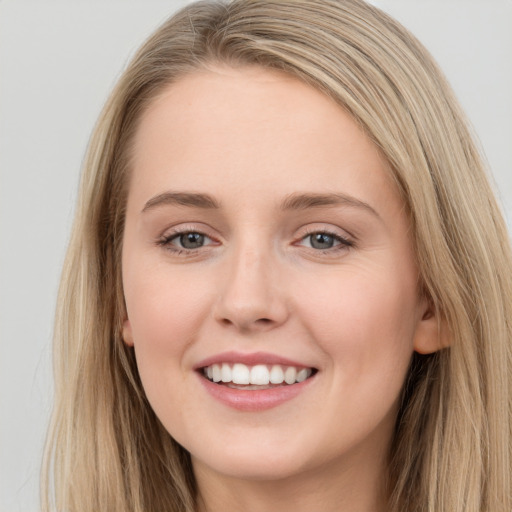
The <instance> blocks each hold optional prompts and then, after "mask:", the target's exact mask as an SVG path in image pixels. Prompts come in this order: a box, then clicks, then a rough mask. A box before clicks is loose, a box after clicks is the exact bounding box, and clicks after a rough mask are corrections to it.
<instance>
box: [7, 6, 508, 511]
mask: <svg viewBox="0 0 512 512" xmlns="http://www.w3.org/2000/svg"><path fill="white" fill-rule="evenodd" d="M185 3H187V2H186V1H184V0H168V1H165V2H164V1H156V0H145V1H142V0H116V1H113V0H110V1H99V0H96V1H94V0H73V1H70V0H61V1H57V0H39V1H37V0H32V1H30V0H3V1H1V2H0V512H32V511H36V510H38V476H39V467H40V460H41V453H42V446H43V441H44V436H45V430H46V424H47V421H48V416H49V411H50V408H51V401H52V384H51V333H52V321H53V313H54V302H55V296H56V291H57V286H58V278H59V272H60V267H61V264H62V261H63V256H64V250H65V246H66V243H67V239H68V231H69V228H70V224H71V219H72V214H73V208H74V199H75V195H76V189H77V183H78V175H79V170H80V166H81V162H82V159H83V156H84V152H85V148H86V145H87V141H88V138H89V135H90V133H91V130H92V127H93V124H94V122H95V120H96V118H97V116H98V114H99V111H100V109H101V106H102V104H103V102H104V101H105V99H106V97H107V94H108V92H109V90H110V89H111V87H112V86H113V84H114V82H115V80H116V77H118V76H119V74H120V71H121V70H122V69H123V67H124V66H125V64H126V63H127V61H128V59H129V57H130V56H131V55H132V54H133V52H134V51H135V49H136V48H137V47H138V46H139V45H140V43H141V42H142V41H143V40H144V38H145V37H146V36H147V35H148V34H149V33H150V32H151V31H152V30H153V29H154V28H156V27H157V26H158V25H159V24H160V23H161V22H162V21H163V20H164V19H165V18H166V17H167V16H168V15H169V14H170V13H171V12H172V11H173V10H175V9H176V8H177V7H179V6H181V5H183V4H185ZM373 3H375V4H377V5H378V6H380V7H382V8H383V9H384V10H386V11H388V12H389V13H390V14H392V15H394V16H395V17H396V18H397V19H399V20H400V21H401V22H402V23H404V24H405V25H406V26H407V27H408V28H410V29H411V30H412V31H413V33H415V34H416V35H417V36H418V37H419V38H420V40H422V41H423V42H424V43H425V45H426V46H427V47H428V48H429V49H430V51H431V52H432V53H433V54H434V56H435V57H436V58H437V60H438V61H439V63H440V64H441V66H442V68H443V69H444V71H445V73H446V74H447V76H448V79H449V80H450V82H451V83H452V85H453V87H454V89H455V91H456V93H457V94H458V96H459V98H460V100H461V102H462V104H463V106H464V108H465V109H466V111H467V113H468V115H469V118H470V120H471V122H472V124H473V126H474V129H475V132H476V134H477V135H478V137H479V139H480V141H481V145H482V147H483V149H484V151H485V154H486V155H487V158H488V160H489V162H490V166H491V168H492V170H493V172H494V175H495V178H496V184H497V189H498V190H499V195H500V197H501V200H502V203H503V205H504V210H505V211H506V212H507V217H508V219H509V226H510V222H511V218H512V172H511V171H512V149H511V143H512V92H511V91H512V0H460V1H459V0H415V1H411V0H376V1H375V2H373Z"/></svg>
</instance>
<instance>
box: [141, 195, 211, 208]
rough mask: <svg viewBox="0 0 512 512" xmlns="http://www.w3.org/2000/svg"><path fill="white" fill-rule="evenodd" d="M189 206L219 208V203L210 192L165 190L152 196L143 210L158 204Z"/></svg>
mask: <svg viewBox="0 0 512 512" xmlns="http://www.w3.org/2000/svg"><path fill="white" fill-rule="evenodd" d="M169 205H170V206H172V205H178V206H189V207H194V208H204V209H219V208H220V205H219V203H218V202H217V201H216V200H215V199H214V198H213V197H212V196H210V195H208V194H197V193H194V192H164V193H163V194H159V195H157V196H155V197H152V198H151V199H150V200H149V201H148V202H147V203H146V204H145V205H144V208H143V209H142V212H146V211H148V210H152V209H154V208H156V207H158V206H169Z"/></svg>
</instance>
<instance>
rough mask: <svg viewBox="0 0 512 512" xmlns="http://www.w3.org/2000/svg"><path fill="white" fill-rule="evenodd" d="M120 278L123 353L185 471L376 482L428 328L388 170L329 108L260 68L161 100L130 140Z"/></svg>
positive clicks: (198, 79)
mask: <svg viewBox="0 0 512 512" xmlns="http://www.w3.org/2000/svg"><path fill="white" fill-rule="evenodd" d="M122 266H123V285H124V293H125V298H126V307H127V318H126V320H125V322H124V331H123V336H124V339H125V342H126V343H127V344H129V345H133V346H134V348H135V354H136V359H137V365H138V369H139V372H140V376H141V379H142V383H143V385H144V389H145V392H146V394H147V397H148V399H149V402H150V403H151V406H152V407H153V409H154V411H155V413H156V414H157V416H158V417H159V419H160V420H161V422H162V423H163V425H164V426H165V427H166V429H167V430H168V431H169V433H170V434H171V435H172V436H173V437H174V438H175V439H176V440H177V441H178V442H179V443H180V444H181V445H183V446H184V447H185V448H186V449H187V450H189V451H190V453H191V455H192V460H193V463H194V467H195V469H196V471H200V472H202V473H203V474H216V475H227V476H236V477H237V478H244V479H251V478H255V479H267V478H270V479H274V478H284V477H290V476H293V475H298V474H301V473H304V472H308V471H312V470H314V471H319V470H321V469H322V468H327V467H328V468H329V471H333V469H334V468H337V469H339V470H340V471H342V470H343V468H345V469H347V468H348V467H350V468H357V467H359V465H361V467H364V468H366V470H368V471H371V468H372V467H374V466H375V465H376V464H377V465H379V464H381V463H382V461H383V460H384V458H385V453H386V450H387V448H388V446H389V441H390V438H391V434H392V430H393V425H394V420H395V417H396V411H397V400H398V397H399V394H400V390H401V387H402V384H403V382H404V378H405V376H406V372H407V369H408V365H409V361H410V358H411V355H412V353H413V351H414V350H415V349H416V350H419V351H421V352H428V351H430V350H434V348H435V347H434V345H435V343H436V341H437V340H436V339H435V336H434V335H433V333H434V331H435V330H436V329H435V327H434V324H435V323H436V322H435V319H433V317H432V315H431V314H430V312H429V310H428V304H427V303H426V301H425V300H424V299H422V298H421V297H420V296H419V294H418V271H417V268H416V266H415V259H414V254H413V251H412V245H411V238H410V233H409V224H408V218H407V215H406V212H405V208H404V204H403V202H402V201H401V199H400V197H399V194H398V192H397V190H396V188H395V185H394V183H393V181H392V179H391V178H390V172H389V169H388V167H387V164H386V162H385V160H384V159H383V158H382V157H381V155H380V154H379V152H378V151H377V149H376V147H375V146H374V144H373V143H372V142H371V141H370V140H369V139H368V137H367V136H365V134H364V133H363V132H362V131H361V130H360V129H359V127H358V126H357V125H356V123H355V122H354V121H353V120H352V119H351V117H349V116H348V115H347V114H346V113H345V112H344V111H343V110H342V109H341V108H340V107H338V106H336V105H335V103H334V102H333V101H332V100H330V99H329V98H327V97H326V96H324V95H322V94H321V93H320V92H318V91H317V90H315V89H313V88H311V87H310V86H308V85H306V84H304V83H302V82H300V81H298V80H297V79H295V78H292V77H289V76H287V75H284V74H281V73H278V72H272V71H269V70H264V69H260V68H242V69H237V70H234V69H231V68H228V67H216V68H212V69H211V70H205V71H201V72H199V71H198V72H196V73H194V74H191V75H189V76H186V77H184V78H182V79H181V80H180V81H178V82H177V83H175V84H173V85H171V86H169V87H168V88H167V89H166V90H165V91H164V93H163V94H161V95H160V96H159V97H158V98H157V99H155V100H154V101H153V102H152V104H151V105H150V107H149V108H148V110H147V111H146V112H145V114H144V115H143V117H142V120H141V124H140V126H139V128H138V132H137V134H136V138H135V146H134V159H133V174H132V176H131V181H130V187H129V196H128V205H127V214H126V228H125V233H124V245H123V259H122ZM219 379H221V380H220V381H219ZM283 379H284V381H283ZM303 379H305V380H303ZM215 381H219V382H215ZM223 381H225V382H223ZM233 381H234V382H233ZM297 381H300V382H297ZM380 469H381V468H380Z"/></svg>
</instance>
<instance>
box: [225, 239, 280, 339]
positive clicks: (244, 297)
mask: <svg viewBox="0 0 512 512" xmlns="http://www.w3.org/2000/svg"><path fill="white" fill-rule="evenodd" d="M230 252H231V254H230V255H229V257H228V258H227V261H226V262H225V263H226V272H225V273H223V274H224V279H223V282H222V285H221V289H220V290H219V300H218V308H217V315H216V316H217V317H218V319H219V320H220V321H222V322H223V323H225V324H230V325H234V326H236V327H238V328H240V329H245V330H247V329H249V330H251V329H260V330H261V329H262V328H269V327H271V326H276V325H279V324H280V323H282V322H283V321H284V320H285V319H286V317H287V311H286V302H285V299H284V296H283V289H282V288H281V287H280V286H279V277H278V276H279V269H278V268H277V266H278V261H277V258H276V254H275V252H274V251H273V250H272V248H271V247H270V244H269V243H268V242H267V243H262V241H261V239H259V240H258V239H256V237H252V236H246V237H244V240H240V242H239V243H238V244H234V246H233V247H232V250H231V251H230Z"/></svg>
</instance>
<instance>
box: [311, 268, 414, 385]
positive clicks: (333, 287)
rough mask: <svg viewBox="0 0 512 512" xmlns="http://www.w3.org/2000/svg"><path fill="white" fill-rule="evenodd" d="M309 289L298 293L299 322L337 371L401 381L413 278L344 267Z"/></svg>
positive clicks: (409, 345) (410, 331)
mask: <svg viewBox="0 0 512 512" xmlns="http://www.w3.org/2000/svg"><path fill="white" fill-rule="evenodd" d="M388 273H389V272H388ZM309 290H310V291H309V293H307V294H305V293H303V294H302V295H303V297H304V301H303V304H302V306H303V307H302V317H303V319H304V323H305V324H306V326H307V329H308V331H309V332H310V333H311V335H312V337H313V338H314V339H315V340H316V342H317V343H318V345H319V346H320V347H321V348H322V349H323V350H324V352H325V353H326V354H327V355H328V356H329V359H330V360H331V361H332V364H333V365H337V366H339V367H341V368H342V370H343V371H342V372H340V373H339V375H341V376H343V378H345V379H350V380H352V381H355V380H357V381H359V380H362V379H364V380H365V381H369V380H371V376H372V375H375V376H376V378H377V376H378V378H379V379H381V380H382V379H383V380H384V381H386V382H387V381H395V380H396V382H397V384H396V385H401V379H402V378H403V376H405V373H406V371H407V368H408V365H409V361H410V358H411V356H412V352H413V338H414V331H415V325H416V321H415V317H416V294H415V285H414V282H413V281H412V280H408V279H406V278H404V279H399V280H396V279H392V278H390V277H389V276H388V275H386V273H384V272H375V273H369V272H367V273H364V272H353V273H351V272H348V273H344V275H343V276H340V279H332V280H330V281H328V282H325V283H323V286H321V288H319V287H318V283H317V286H316V287H310V288H309ZM311 290H316V291H313V292H311Z"/></svg>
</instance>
